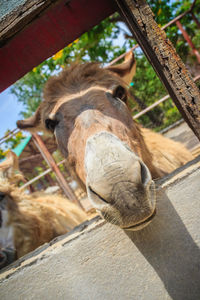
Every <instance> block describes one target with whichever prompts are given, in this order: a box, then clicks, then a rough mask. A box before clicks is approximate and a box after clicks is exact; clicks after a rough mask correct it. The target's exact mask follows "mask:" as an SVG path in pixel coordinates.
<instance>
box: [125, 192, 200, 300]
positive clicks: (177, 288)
mask: <svg viewBox="0 0 200 300" xmlns="http://www.w3.org/2000/svg"><path fill="white" fill-rule="evenodd" d="M179 201H181V199H179ZM157 206H158V210H157V211H158V214H157V216H156V218H155V219H154V220H153V222H152V223H151V224H150V226H148V227H146V228H144V229H143V230H142V231H140V232H139V231H138V232H131V231H130V232H128V231H126V234H127V236H128V237H129V238H130V239H131V240H132V242H133V243H134V244H135V246H136V247H137V248H138V250H139V251H140V252H141V253H142V255H143V256H144V257H145V259H146V260H147V261H148V262H149V263H150V264H151V266H152V267H153V268H154V270H155V271H156V273H157V274H158V276H159V277H160V279H161V280H162V282H163V283H164V285H165V288H166V290H167V292H168V294H169V295H170V296H171V298H172V299H173V300H193V299H194V300H197V299H200V249H199V248H198V246H197V244H196V243H195V242H194V240H193V239H192V237H191V235H190V234H189V232H188V231H187V229H186V227H185V225H184V224H183V222H182V220H181V219H180V217H179V215H178V214H177V212H176V210H175V208H174V207H173V205H172V204H171V202H170V200H169V199H168V197H167V196H166V194H164V193H162V201H158V205H157ZM165 212H166V213H165ZM198 230H199V228H197V229H196V231H197V232H198ZM147 236H148V239H147V238H146V237H147ZM150 298H151V297H150Z"/></svg>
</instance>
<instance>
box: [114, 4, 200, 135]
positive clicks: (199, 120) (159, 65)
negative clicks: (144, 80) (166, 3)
mask: <svg viewBox="0 0 200 300" xmlns="http://www.w3.org/2000/svg"><path fill="white" fill-rule="evenodd" d="M115 1H116V3H117V5H118V8H119V11H120V13H121V15H122V16H123V17H124V18H125V20H126V23H127V25H128V26H129V28H130V30H131V32H132V34H133V35H134V37H135V38H136V40H137V42H138V44H139V45H140V47H141V48H142V50H143V51H144V53H145V55H146V56H147V59H148V60H149V62H150V63H151V64H152V66H153V68H154V69H155V71H156V72H157V74H158V76H159V77H160V79H161V80H162V82H163V84H164V85H165V87H166V89H167V90H168V93H169V95H170V96H171V98H172V99H173V101H174V103H175V104H176V106H177V108H178V109H179V111H180V113H181V114H182V116H183V118H184V119H185V121H186V122H187V123H188V125H189V126H190V127H191V129H192V130H193V132H194V133H195V134H196V136H197V137H198V138H199V139H200V93H199V90H198V88H197V86H196V84H195V83H194V82H193V80H192V78H191V75H190V73H189V72H188V70H187V69H186V68H185V65H184V64H183V62H182V60H181V59H180V57H179V56H178V55H177V53H176V50H175V49H174V47H173V45H172V43H171V42H170V41H169V40H168V38H167V37H166V34H165V32H164V31H162V30H161V29H160V27H159V26H158V24H157V23H156V22H155V20H154V16H153V13H152V11H151V9H150V7H149V5H148V4H147V3H146V1H145V0H115Z"/></svg>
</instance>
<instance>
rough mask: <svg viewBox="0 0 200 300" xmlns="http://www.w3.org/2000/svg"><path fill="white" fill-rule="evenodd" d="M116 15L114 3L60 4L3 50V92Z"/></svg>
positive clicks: (0, 82) (83, 1)
mask: <svg viewBox="0 0 200 300" xmlns="http://www.w3.org/2000/svg"><path fill="white" fill-rule="evenodd" d="M115 11H116V5H115V2H114V1H112V0H109V1H108V0H101V1H93V0H71V1H66V0H62V1H58V3H56V4H55V5H53V7H51V8H49V9H48V10H47V11H46V12H45V13H43V14H42V15H39V16H37V17H36V18H35V19H34V21H32V22H30V24H27V25H26V27H25V28H23V30H21V31H20V32H18V33H17V34H16V35H15V36H14V37H12V39H10V40H9V41H7V40H6V41H5V44H3V45H2V46H1V47H0V92H1V91H3V90H4V89H6V88H7V87H9V86H10V85H11V84H13V83H14V82H15V81H16V80H18V79H19V78H21V77H22V76H24V75H25V74H26V73H27V72H29V71H30V70H31V69H32V68H34V67H35V66H37V65H39V64H40V63H41V62H43V61H44V60H45V59H47V58H49V57H50V56H52V55H53V54H55V53H56V52H57V51H59V50H60V49H63V48H64V47H66V46H67V45H68V44H70V43H71V42H73V41H74V40H75V39H77V38H78V37H80V36H81V35H82V34H83V33H84V32H86V31H88V30H90V29H91V28H92V27H93V26H95V25H97V24H98V23H99V22H100V21H101V20H103V19H105V18H106V17H108V16H109V15H111V14H112V13H114V12H115ZM19 14H20V12H19Z"/></svg>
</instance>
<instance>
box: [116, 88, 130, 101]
mask: <svg viewBox="0 0 200 300" xmlns="http://www.w3.org/2000/svg"><path fill="white" fill-rule="evenodd" d="M113 97H114V98H118V99H120V100H121V101H123V102H126V100H127V91H126V89H125V88H124V87H123V86H121V85H118V86H117V87H116V88H115V90H114V91H113Z"/></svg>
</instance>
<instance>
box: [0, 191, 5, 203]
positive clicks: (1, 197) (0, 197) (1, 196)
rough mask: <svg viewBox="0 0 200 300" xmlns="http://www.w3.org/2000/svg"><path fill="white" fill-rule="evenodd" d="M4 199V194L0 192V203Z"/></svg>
mask: <svg viewBox="0 0 200 300" xmlns="http://www.w3.org/2000/svg"><path fill="white" fill-rule="evenodd" d="M4 197H5V194H4V193H2V192H0V201H2V200H3V198H4Z"/></svg>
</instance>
